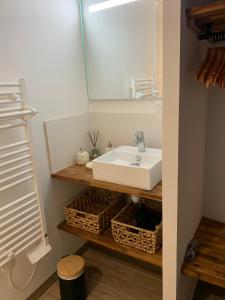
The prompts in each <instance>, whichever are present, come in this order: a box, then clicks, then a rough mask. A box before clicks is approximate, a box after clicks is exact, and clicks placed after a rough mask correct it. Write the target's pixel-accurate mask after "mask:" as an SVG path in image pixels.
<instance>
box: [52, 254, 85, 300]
mask: <svg viewBox="0 0 225 300" xmlns="http://www.w3.org/2000/svg"><path fill="white" fill-rule="evenodd" d="M84 270H85V263H84V259H83V258H82V257H81V256H78V255H69V256H66V257H64V258H62V259H61V260H60V261H59V262H58V264H57V274H58V277H59V286H60V295H61V300H85V299H86V291H85V278H84Z"/></svg>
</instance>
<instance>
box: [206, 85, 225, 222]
mask: <svg viewBox="0 0 225 300" xmlns="http://www.w3.org/2000/svg"><path fill="white" fill-rule="evenodd" d="M208 101H209V102H208V123H207V126H208V128H207V144H206V173H205V174H206V175H205V195H204V216H206V217H208V218H212V219H215V220H218V221H221V222H225V214H224V207H225V204H224V203H225V202H224V194H225V185H224V178H225V118H224V113H225V92H224V90H223V89H216V88H211V89H209V100H208Z"/></svg>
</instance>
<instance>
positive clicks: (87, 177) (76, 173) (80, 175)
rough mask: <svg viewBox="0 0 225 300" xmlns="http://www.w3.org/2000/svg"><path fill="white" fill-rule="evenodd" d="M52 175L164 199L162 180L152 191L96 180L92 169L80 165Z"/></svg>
mask: <svg viewBox="0 0 225 300" xmlns="http://www.w3.org/2000/svg"><path fill="white" fill-rule="evenodd" d="M52 177H53V178H57V179H61V180H66V181H74V182H78V183H82V184H87V185H89V186H93V187H98V188H103V189H106V190H111V191H116V192H121V193H125V194H130V195H137V196H141V197H145V198H149V199H154V200H158V201H162V183H161V182H160V183H159V184H158V185H157V186H155V187H154V188H153V189H152V190H151V191H148V190H143V189H138V188H134V187H130V186H125V185H120V184H115V183H110V182H105V181H99V180H95V179H94V178H93V174H92V171H91V170H88V169H87V168H85V167H83V166H78V165H72V166H70V167H67V168H65V169H63V170H61V171H59V172H57V173H54V174H52Z"/></svg>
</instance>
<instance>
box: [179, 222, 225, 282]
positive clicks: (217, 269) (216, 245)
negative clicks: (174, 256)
mask: <svg viewBox="0 0 225 300" xmlns="http://www.w3.org/2000/svg"><path fill="white" fill-rule="evenodd" d="M195 238H196V239H198V241H199V242H200V251H199V254H198V255H197V257H196V259H195V260H194V261H193V262H192V263H185V264H184V265H183V273H184V274H186V275H189V276H191V277H196V278H198V279H201V280H203V281H206V282H208V283H211V284H214V285H217V286H219V287H222V288H225V224H224V223H221V222H217V221H214V220H211V219H207V218H203V219H202V221H201V223H200V225H199V227H198V230H197V232H196V236H195Z"/></svg>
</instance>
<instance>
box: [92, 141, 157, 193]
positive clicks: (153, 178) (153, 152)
mask: <svg viewBox="0 0 225 300" xmlns="http://www.w3.org/2000/svg"><path fill="white" fill-rule="evenodd" d="M92 168H93V176H94V179H96V180H102V181H107V182H112V183H117V184H122V185H127V186H132V187H136V188H141V189H145V190H151V189H152V188H153V187H154V186H155V185H156V184H157V183H159V182H160V181H161V179H162V150H161V149H153V148H146V151H145V152H139V151H138V148H137V147H132V146H121V147H118V148H116V149H114V150H112V151H110V152H108V153H106V154H104V155H102V156H100V157H98V158H96V159H95V160H93V161H92Z"/></svg>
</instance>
